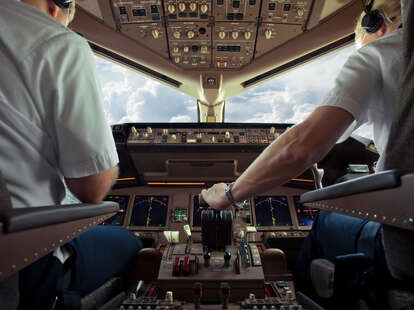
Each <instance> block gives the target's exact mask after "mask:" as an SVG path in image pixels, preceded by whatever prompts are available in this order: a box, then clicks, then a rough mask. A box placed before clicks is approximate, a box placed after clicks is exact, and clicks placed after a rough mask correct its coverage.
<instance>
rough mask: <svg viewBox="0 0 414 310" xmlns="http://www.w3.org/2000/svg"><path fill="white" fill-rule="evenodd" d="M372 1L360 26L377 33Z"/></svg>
mask: <svg viewBox="0 0 414 310" xmlns="http://www.w3.org/2000/svg"><path fill="white" fill-rule="evenodd" d="M55 1H56V0H55ZM373 5H374V0H372V1H371V2H370V3H369V4H368V5H367V6H366V7H365V9H364V11H365V14H366V15H365V16H364V18H362V22H361V26H362V28H364V29H365V31H366V32H368V33H375V32H377V31H378V30H379V29H380V28H381V26H382V24H383V23H384V17H383V16H382V14H381V13H380V12H379V10H372V6H373Z"/></svg>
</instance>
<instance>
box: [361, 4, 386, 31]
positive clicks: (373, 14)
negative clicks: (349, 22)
mask: <svg viewBox="0 0 414 310" xmlns="http://www.w3.org/2000/svg"><path fill="white" fill-rule="evenodd" d="M365 11H366V15H365V16H364V17H363V18H362V22H361V26H362V28H364V29H365V31H366V32H367V33H376V32H377V31H378V30H379V29H380V28H381V26H382V24H383V23H384V18H383V17H382V15H381V13H380V12H379V11H378V10H374V11H370V10H368V9H366V10H365Z"/></svg>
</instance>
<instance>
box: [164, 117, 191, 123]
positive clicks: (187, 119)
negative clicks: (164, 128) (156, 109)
mask: <svg viewBox="0 0 414 310" xmlns="http://www.w3.org/2000/svg"><path fill="white" fill-rule="evenodd" d="M169 122H170V123H189V122H194V120H193V119H192V118H191V117H190V116H189V115H176V116H173V117H171V119H170V120H169Z"/></svg>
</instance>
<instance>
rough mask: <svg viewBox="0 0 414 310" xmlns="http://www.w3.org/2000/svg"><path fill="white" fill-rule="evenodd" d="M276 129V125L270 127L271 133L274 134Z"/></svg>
mask: <svg viewBox="0 0 414 310" xmlns="http://www.w3.org/2000/svg"><path fill="white" fill-rule="evenodd" d="M275 130H276V128H275V127H271V128H270V134H271V135H274V134H275Z"/></svg>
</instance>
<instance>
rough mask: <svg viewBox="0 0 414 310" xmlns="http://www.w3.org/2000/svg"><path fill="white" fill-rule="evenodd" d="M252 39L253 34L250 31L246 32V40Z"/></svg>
mask: <svg viewBox="0 0 414 310" xmlns="http://www.w3.org/2000/svg"><path fill="white" fill-rule="evenodd" d="M251 37H252V33H251V32H250V31H246V32H245V33H244V38H245V39H246V40H249V39H250V38H251Z"/></svg>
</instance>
